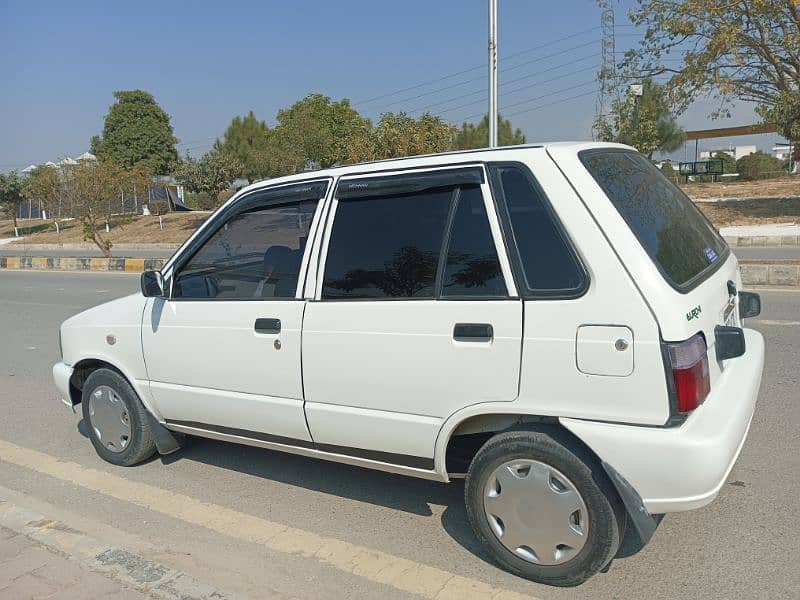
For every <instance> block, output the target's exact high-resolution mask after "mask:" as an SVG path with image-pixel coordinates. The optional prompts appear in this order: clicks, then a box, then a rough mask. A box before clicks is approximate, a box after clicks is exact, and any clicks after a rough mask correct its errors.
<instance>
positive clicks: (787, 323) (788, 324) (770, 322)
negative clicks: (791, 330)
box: [754, 319, 800, 327]
mask: <svg viewBox="0 0 800 600" xmlns="http://www.w3.org/2000/svg"><path fill="white" fill-rule="evenodd" d="M754 323H758V324H759V325H780V326H782V327H792V326H794V325H800V321H780V320H771V319H756V320H755V321H754Z"/></svg>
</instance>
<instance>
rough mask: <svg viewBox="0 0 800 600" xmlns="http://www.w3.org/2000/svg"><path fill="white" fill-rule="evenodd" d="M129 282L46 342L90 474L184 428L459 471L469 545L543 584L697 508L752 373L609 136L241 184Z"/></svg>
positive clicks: (703, 237) (691, 236)
mask: <svg viewBox="0 0 800 600" xmlns="http://www.w3.org/2000/svg"><path fill="white" fill-rule="evenodd" d="M141 284H142V285H141V288H142V289H141V293H136V294H134V295H132V296H129V297H127V298H122V299H119V300H116V301H113V302H109V303H107V304H104V305H101V306H98V307H96V308H92V309H90V310H87V311H85V312H83V313H81V314H79V315H77V316H75V317H72V318H71V319H69V320H67V321H66V322H65V323H64V324H63V325H62V326H61V332H60V333H61V344H62V356H63V360H62V362H60V363H58V364H57V365H55V367H54V368H53V375H54V377H55V382H56V385H57V387H58V389H59V390H60V391H61V393H62V394H63V396H64V398H65V401H66V403H67V404H68V405H71V406H74V405H76V404H78V403H82V411H83V418H84V421H85V423H86V424H87V425H88V430H89V432H90V438H91V441H92V443H93V444H94V447H95V449H96V450H97V452H98V454H99V455H100V456H101V457H102V458H104V459H105V460H107V461H109V462H111V463H113V464H116V465H126V466H127V465H134V464H136V463H138V462H141V461H143V460H145V459H146V458H148V457H150V456H151V455H152V454H153V453H155V452H161V453H168V452H172V451H174V450H176V449H178V447H179V446H180V443H181V441H182V439H183V436H184V435H186V434H188V435H193V436H202V437H209V438H214V439H218V440H225V441H229V442H235V443H241V444H250V445H253V446H259V447H263V448H269V449H272V450H282V451H286V452H294V453H297V454H302V455H305V456H308V457H311V458H323V459H326V460H333V461H338V462H343V463H348V464H352V465H359V466H364V467H370V468H375V469H381V470H385V471H390V472H393V473H399V474H403V475H409V476H414V477H422V478H426V479H431V480H435V481H445V482H446V481H450V480H452V479H455V478H462V477H466V484H465V502H466V507H467V512H468V514H469V519H470V522H471V523H472V527H473V529H474V532H475V535H476V537H477V538H478V540H480V542H481V543H482V544H483V545H484V546H485V548H486V549H487V550H488V552H490V553H491V555H492V556H493V557H494V558H495V560H496V561H497V562H498V563H499V564H500V565H501V566H502V567H503V568H505V569H507V570H509V571H511V572H512V573H516V574H517V575H520V576H522V577H527V578H529V579H532V580H534V581H538V582H543V583H548V584H553V585H574V584H578V583H580V582H582V581H584V580H585V579H587V578H588V577H590V576H591V575H593V574H594V573H596V572H597V571H599V570H600V569H603V568H604V567H605V566H606V565H608V563H609V562H610V561H611V559H612V557H613V556H614V554H615V553H616V552H617V549H618V546H619V544H620V540H621V538H622V536H623V534H624V532H625V528H626V527H633V528H634V529H635V530H636V531H637V533H638V535H639V536H640V537H641V538H642V539H643V540H645V541H646V540H647V539H649V537H650V536H651V535H652V533H653V530H654V528H655V522H656V519H655V518H654V515H660V514H661V513H667V512H672V511H683V510H690V509H695V508H699V507H701V506H704V505H705V504H708V503H709V502H711V501H712V500H713V499H714V497H715V496H716V495H717V494H718V493H719V490H720V487H721V486H722V485H723V483H724V482H725V480H726V478H727V476H728V473H729V472H730V470H731V468H732V467H733V464H734V462H735V461H736V458H737V456H738V454H739V451H740V450H741V447H742V444H743V443H744V440H745V437H746V435H747V431H748V427H749V426H750V420H751V418H752V415H753V410H754V407H755V402H756V396H757V394H758V388H759V383H760V379H761V371H762V366H763V360H764V344H763V341H762V338H761V336H760V335H759V334H758V333H757V332H755V331H753V330H750V329H744V328H743V327H742V318H743V317H747V316H754V315H756V314H758V312H759V310H760V303H759V298H758V296H757V295H755V294H751V293H746V292H742V291H741V278H740V274H739V268H738V264H737V261H736V257H735V256H734V255H733V254H732V253H731V251H730V250H729V248H728V247H727V246H726V244H725V242H724V240H723V239H722V238H721V237H720V235H719V234H718V232H717V231H716V230H715V229H714V227H713V226H712V225H711V224H710V223H709V222H708V221H707V220H706V219H705V218H704V217H703V215H702V214H701V213H700V211H699V210H698V209H697V208H696V207H695V206H694V204H693V203H692V202H691V201H690V200H689V199H688V198H687V197H686V196H685V195H684V194H683V193H682V192H681V190H680V189H678V188H677V187H676V186H675V185H673V184H672V183H671V182H670V181H668V180H667V179H666V178H665V177H664V176H663V175H662V174H661V173H660V172H659V171H658V169H656V168H655V167H654V166H653V164H652V163H651V162H650V161H649V160H648V159H647V158H645V157H644V156H642V155H641V154H638V153H637V152H636V151H634V150H633V149H632V148H629V147H626V146H621V145H615V144H600V143H563V144H545V145H540V146H524V147H513V148H502V149H494V150H479V151H473V152H457V153H451V154H442V155H435V156H422V157H413V158H406V159H398V160H388V161H382V162H377V163H371V164H362V165H354V166H347V167H337V168H332V169H328V170H323V171H317V172H311V173H301V174H298V175H293V176H290V177H282V178H278V179H273V180H269V181H264V182H260V183H256V184H254V185H251V186H250V187H247V188H245V189H243V190H242V191H241V192H239V193H238V194H236V196H234V197H233V198H231V200H230V201H228V202H227V203H226V204H225V205H224V206H223V207H222V208H220V209H219V210H218V211H217V212H216V213H215V214H214V215H213V216H212V217H211V218H209V219H208V221H207V222H206V223H205V224H204V225H203V226H202V227H201V228H200V229H199V230H198V231H197V232H196V233H195V234H194V235H192V237H190V238H189V239H188V240H187V241H186V243H185V244H183V246H182V247H181V248H180V249H179V250H178V251H177V252H176V253H175V255H174V256H173V257H172V258H171V259H170V260H169V261H168V262H167V263H166V265H165V266H164V268H163V269H162V270H161V271H160V272H152V271H151V272H146V273H144V274H143V275H142V280H141ZM265 459H270V460H271V459H272V458H271V457H265ZM398 483H399V482H398ZM686 535H687V536H690V535H691V533H690V532H687V533H686ZM687 543H689V542H688V540H687Z"/></svg>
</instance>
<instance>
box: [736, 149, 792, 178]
mask: <svg viewBox="0 0 800 600" xmlns="http://www.w3.org/2000/svg"><path fill="white" fill-rule="evenodd" d="M736 170H737V171H738V173H739V179H745V180H755V179H769V178H770V177H777V176H779V175H780V174H781V171H782V170H783V164H782V163H781V161H780V160H779V159H777V158H775V157H774V156H771V155H769V154H766V153H764V152H761V151H760V150H759V151H758V152H753V154H748V155H747V156H743V157H742V158H740V159H739V160H737V161H736Z"/></svg>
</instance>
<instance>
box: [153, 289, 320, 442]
mask: <svg viewBox="0 0 800 600" xmlns="http://www.w3.org/2000/svg"><path fill="white" fill-rule="evenodd" d="M304 307H305V302H304V301H302V300H268V301H267V300H264V301H262V300H252V301H250V300H247V301H207V300H206V301H204V300H196V301H192V300H188V299H187V300H162V299H160V298H156V299H154V300H151V301H148V303H147V308H146V309H145V318H144V320H143V324H142V348H143V352H144V356H145V358H146V360H147V373H148V377H149V379H150V390H151V393H152V395H153V400H154V402H155V405H156V407H157V409H158V411H159V413H160V414H161V416H162V417H163V418H164V419H165V420H166V421H167V422H171V421H182V422H190V423H195V424H206V425H217V426H222V427H226V428H233V429H246V430H250V431H256V432H262V433H270V434H272V435H275V436H283V437H289V438H294V439H301V440H310V439H311V438H310V436H309V434H308V429H307V428H306V422H305V415H304V414H303V386H302V378H301V372H300V329H301V326H302V320H303V310H304ZM259 318H275V319H280V321H281V331H280V333H278V334H263V333H257V332H256V331H255V330H254V325H255V321H256V319H259ZM276 341H280V347H279V349H278V348H276V346H275V342H276Z"/></svg>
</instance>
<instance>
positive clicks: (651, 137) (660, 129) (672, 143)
mask: <svg viewBox="0 0 800 600" xmlns="http://www.w3.org/2000/svg"><path fill="white" fill-rule="evenodd" d="M595 131H596V132H597V137H598V138H599V139H600V140H602V141H604V142H619V143H621V144H628V145H629V146H633V147H634V148H636V149H637V150H638V151H639V152H641V153H642V154H644V155H646V156H647V157H648V158H652V157H653V153H654V152H655V151H656V150H658V151H661V152H672V151H674V150H677V149H678V148H680V146H681V144H682V143H683V140H684V133H683V130H682V129H681V128H680V127H678V124H677V123H676V122H675V119H674V117H673V115H672V113H671V112H670V109H669V103H668V100H667V98H666V96H665V93H664V88H663V87H662V86H660V85H658V84H657V83H654V82H653V81H652V80H650V79H646V80H644V81H643V83H642V95H641V96H639V97H638V100H636V97H635V96H633V95H629V96H628V97H627V98H616V99H615V100H614V101H613V102H612V103H611V121H610V122H609V120H608V119H606V117H605V116H604V115H600V116H599V117H598V118H597V120H596V121H595Z"/></svg>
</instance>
